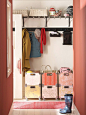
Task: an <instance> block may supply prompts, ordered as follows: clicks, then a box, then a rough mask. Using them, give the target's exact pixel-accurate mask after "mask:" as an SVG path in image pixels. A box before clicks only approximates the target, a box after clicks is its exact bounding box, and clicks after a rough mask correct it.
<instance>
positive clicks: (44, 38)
mask: <svg viewBox="0 0 86 115" xmlns="http://www.w3.org/2000/svg"><path fill="white" fill-rule="evenodd" d="M43 45H46V32H45V28H42V29H41V46H40V53H42V54H43Z"/></svg>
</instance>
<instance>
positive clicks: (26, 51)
mask: <svg viewBox="0 0 86 115" xmlns="http://www.w3.org/2000/svg"><path fill="white" fill-rule="evenodd" d="M22 45H23V48H22V68H23V69H24V70H25V69H26V70H29V69H30V63H29V58H30V51H31V42H30V38H29V33H28V31H27V29H23V30H22Z"/></svg>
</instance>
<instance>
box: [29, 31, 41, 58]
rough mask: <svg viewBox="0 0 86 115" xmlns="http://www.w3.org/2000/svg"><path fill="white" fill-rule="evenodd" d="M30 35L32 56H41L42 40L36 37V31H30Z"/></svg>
mask: <svg viewBox="0 0 86 115" xmlns="http://www.w3.org/2000/svg"><path fill="white" fill-rule="evenodd" d="M29 37H30V41H31V52H30V58H36V57H41V53H40V42H39V41H38V39H37V38H36V37H35V34H34V32H29Z"/></svg>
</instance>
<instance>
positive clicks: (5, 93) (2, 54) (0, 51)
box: [0, 0, 13, 115]
mask: <svg viewBox="0 0 86 115" xmlns="http://www.w3.org/2000/svg"><path fill="white" fill-rule="evenodd" d="M10 2H11V3H12V0H10ZM6 40H7V39H6V0H0V115H8V113H9V110H10V107H11V105H12V101H13V72H12V74H11V75H10V77H9V78H7V68H6V63H7V61H6V59H7V58H6V56H7V55H6V50H7V49H6Z"/></svg>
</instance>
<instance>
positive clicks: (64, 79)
mask: <svg viewBox="0 0 86 115" xmlns="http://www.w3.org/2000/svg"><path fill="white" fill-rule="evenodd" d="M59 84H60V85H61V86H62V85H63V86H66V85H67V86H68V85H73V73H60V74H59Z"/></svg>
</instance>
